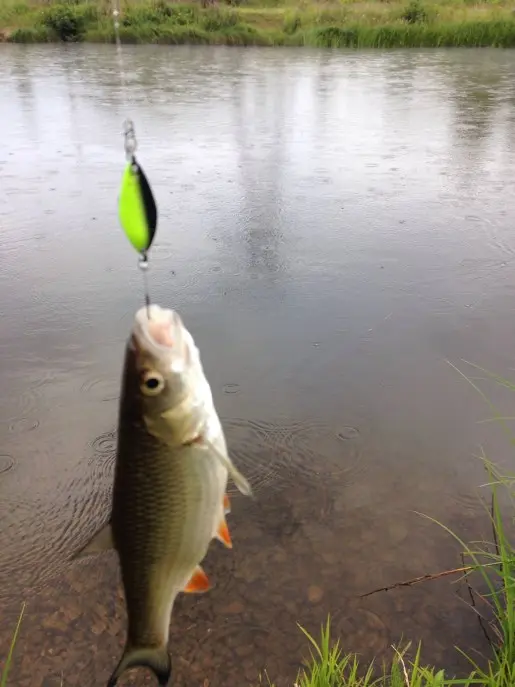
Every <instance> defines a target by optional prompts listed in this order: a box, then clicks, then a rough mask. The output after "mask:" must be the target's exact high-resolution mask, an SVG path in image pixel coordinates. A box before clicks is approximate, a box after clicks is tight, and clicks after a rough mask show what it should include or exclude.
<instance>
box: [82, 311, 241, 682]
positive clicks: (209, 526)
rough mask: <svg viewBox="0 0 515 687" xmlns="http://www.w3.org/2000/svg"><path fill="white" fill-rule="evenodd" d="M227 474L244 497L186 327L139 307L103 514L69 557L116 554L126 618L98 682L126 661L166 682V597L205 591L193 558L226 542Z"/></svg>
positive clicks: (174, 317)
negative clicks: (118, 650)
mask: <svg viewBox="0 0 515 687" xmlns="http://www.w3.org/2000/svg"><path fill="white" fill-rule="evenodd" d="M229 477H230V478H231V479H232V481H233V482H234V484H235V485H236V487H237V489H238V490H239V491H240V492H241V493H242V494H245V495H246V496H252V490H251V487H250V484H249V482H248V481H247V479H246V478H245V477H244V476H243V474H242V473H241V472H240V471H239V470H238V469H237V467H236V466H235V465H234V463H233V461H232V459H231V458H230V456H229V453H228V448H227V442H226V439H225V435H224V431H223V427H222V424H221V421H220V418H219V416H218V414H217V411H216V409H215V406H214V401H213V395H212V391H211V387H210V385H209V382H208V381H207V378H206V376H205V373H204V369H203V365H202V362H201V359H200V353H199V349H198V348H197V346H196V344H195V341H194V339H193V337H192V335H191V333H190V332H189V331H188V330H187V329H186V327H185V326H184V324H183V321H182V319H181V317H180V315H179V314H178V313H177V312H176V311H175V310H172V309H169V308H162V307H160V306H159V305H156V304H152V305H150V306H148V308H147V307H146V306H145V307H143V308H141V309H139V310H138V311H137V312H136V315H135V320H134V323H133V327H132V330H131V334H130V336H129V338H128V340H127V343H126V347H125V359H124V369H123V374H122V384H121V394H120V401H119V410H118V432H117V447H116V458H115V469H114V479H113V494H112V505H111V512H110V517H109V520H108V522H107V524H105V525H104V526H103V527H102V528H101V529H100V530H99V531H98V532H96V533H95V534H94V535H93V537H92V538H91V539H90V540H89V541H88V543H87V544H86V545H84V546H83V547H82V548H81V549H79V550H78V551H77V552H76V553H75V554H74V555H73V557H72V558H73V559H74V560H77V559H81V558H83V557H85V556H89V555H93V554H98V553H101V552H104V551H107V550H112V549H114V550H115V551H116V552H117V555H118V560H119V564H120V568H121V576H122V584H123V589H124V597H125V604H126V608H127V619H128V623H127V634H126V641H125V647H124V651H123V654H122V656H121V658H120V660H119V663H118V665H117V666H116V668H115V670H114V671H113V673H112V674H111V677H110V678H109V681H108V683H107V687H115V685H116V684H117V681H118V679H119V678H120V676H121V675H122V673H124V672H125V671H126V670H127V669H129V668H135V667H146V668H148V669H150V670H151V671H152V672H153V673H154V675H155V677H156V678H157V680H158V682H159V685H163V686H164V685H167V684H169V682H170V679H171V674H172V662H171V657H170V654H169V652H168V639H169V627H170V621H171V614H172V610H173V605H174V602H175V599H176V597H177V595H178V594H180V593H204V592H206V591H208V590H209V589H210V588H211V583H210V581H209V579H208V577H207V575H206V573H205V571H204V569H203V568H202V565H201V563H202V560H203V559H204V557H205V555H206V553H207V551H208V547H209V545H210V543H211V540H212V539H218V540H219V541H220V542H222V543H223V544H224V545H225V546H226V547H228V548H232V540H231V536H230V533H229V529H228V526H227V521H226V515H227V514H228V513H229V512H230V510H231V504H230V502H229V497H228V494H227V485H228V480H229Z"/></svg>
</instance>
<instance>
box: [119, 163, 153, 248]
mask: <svg viewBox="0 0 515 687" xmlns="http://www.w3.org/2000/svg"><path fill="white" fill-rule="evenodd" d="M118 214H119V218H120V224H121V225H122V229H123V230H124V232H125V234H126V236H127V238H128V239H129V241H130V242H131V243H132V245H133V246H134V248H135V249H136V250H137V251H138V253H142V252H146V251H147V250H148V249H149V248H150V246H151V245H152V241H153V240H154V236H155V233H156V227H157V207H156V203H155V200H154V196H153V194H152V190H151V188H150V185H149V183H148V181H147V178H146V176H145V174H144V172H143V170H142V169H141V167H140V166H139V164H138V163H137V162H136V160H134V159H133V160H132V161H131V162H129V163H127V166H126V167H125V171H124V173H123V177H122V184H121V190H120V197H119V200H118Z"/></svg>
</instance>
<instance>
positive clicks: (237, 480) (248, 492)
mask: <svg viewBox="0 0 515 687" xmlns="http://www.w3.org/2000/svg"><path fill="white" fill-rule="evenodd" d="M203 441H204V444H205V445H206V446H207V447H208V448H210V449H211V450H212V451H213V453H214V454H215V455H216V457H217V458H218V460H219V461H220V462H221V463H222V465H223V466H224V468H225V469H226V470H227V472H228V473H229V476H230V477H231V479H232V481H233V482H234V484H235V485H236V487H237V488H238V491H240V492H241V493H242V494H244V495H245V496H252V489H251V488H250V484H249V483H248V481H247V479H246V478H245V477H244V476H243V475H242V474H241V472H240V471H239V470H238V468H237V467H236V465H234V463H233V462H232V460H231V459H230V458H229V456H228V455H227V454H225V453H222V451H220V450H219V449H218V448H216V446H215V445H214V444H213V443H212V442H211V441H209V439H204V440H203Z"/></svg>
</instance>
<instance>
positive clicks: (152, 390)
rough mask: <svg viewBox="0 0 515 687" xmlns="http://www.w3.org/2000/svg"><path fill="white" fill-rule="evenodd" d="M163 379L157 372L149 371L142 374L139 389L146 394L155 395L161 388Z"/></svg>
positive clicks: (163, 383)
mask: <svg viewBox="0 0 515 687" xmlns="http://www.w3.org/2000/svg"><path fill="white" fill-rule="evenodd" d="M164 385H165V382H164V379H163V378H162V376H161V375H160V374H159V372H155V371H149V372H145V373H144V374H143V378H142V382H141V390H142V392H143V393H144V394H146V395H147V396H157V394H160V393H161V391H162V390H163V388H164Z"/></svg>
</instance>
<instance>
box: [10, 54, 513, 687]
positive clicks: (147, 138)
mask: <svg viewBox="0 0 515 687" xmlns="http://www.w3.org/2000/svg"><path fill="white" fill-rule="evenodd" d="M115 57H116V56H115V52H114V50H113V49H112V48H111V47H110V46H106V47H97V46H66V47H58V46H45V47H27V46H20V47H15V46H6V45H0V121H1V123H2V136H1V137H0V179H1V194H0V265H1V270H0V284H1V295H2V301H1V303H2V306H1V314H2V318H1V321H2V325H1V339H0V355H1V357H0V361H1V364H0V389H1V391H0V437H1V444H0V447H1V448H0V454H1V455H0V551H1V552H2V554H1V556H0V618H1V621H0V649H1V651H0V654H1V655H5V652H6V647H7V644H8V640H9V638H10V635H11V633H12V631H13V629H14V625H15V621H16V618H17V615H18V613H19V610H20V605H21V602H22V601H23V600H25V601H26V602H27V609H26V614H25V619H24V623H23V629H22V633H21V637H20V641H19V648H18V652H17V655H16V661H15V667H14V671H13V673H12V678H13V679H12V682H11V684H12V685H23V686H24V685H31V687H37V686H40V685H45V686H47V687H48V686H49V685H57V684H60V681H61V679H62V681H63V684H64V685H81V686H82V687H84V686H89V685H99V684H100V685H102V684H104V683H105V681H106V680H107V676H108V675H109V673H110V671H111V669H112V668H113V666H114V664H115V661H116V660H117V659H118V657H119V654H120V651H121V648H122V644H123V641H124V631H125V616H124V609H123V601H122V597H121V595H120V590H119V584H118V583H119V575H118V568H117V563H116V560H115V557H114V556H111V555H107V556H105V557H101V558H97V559H94V560H89V561H87V562H84V563H80V564H75V565H72V564H70V563H69V562H68V560H67V559H68V556H69V555H70V554H71V553H72V552H73V550H74V549H75V548H76V547H77V546H79V545H80V544H82V543H84V541H85V540H86V539H87V537H88V536H89V535H90V534H91V533H92V532H93V531H94V529H95V528H96V527H97V526H98V525H99V524H100V523H101V522H102V521H103V520H104V519H105V517H106V514H107V512H108V508H109V494H110V485H111V478H112V468H113V450H114V446H115V436H114V433H113V430H114V427H115V423H116V413H117V396H118V387H119V377H120V372H121V369H120V367H121V360H122V352H123V346H124V341H125V338H126V336H127V334H128V332H129V329H130V326H131V321H132V317H133V313H134V311H135V310H136V308H138V307H139V306H140V305H141V302H142V287H141V275H140V273H139V272H138V270H137V269H136V257H135V254H134V253H133V251H132V249H131V248H130V246H129V245H128V243H127V241H126V238H125V237H124V236H123V234H122V232H121V230H120V229H119V226H118V221H117V216H116V198H117V193H118V187H119V182H120V175H121V171H122V168H123V164H124V158H123V148H122V138H121V136H120V129H121V123H122V121H123V118H124V116H125V115H126V114H127V113H129V114H130V115H131V116H132V117H133V118H134V121H135V124H136V132H137V135H138V139H139V159H140V162H141V163H142V165H143V167H144V169H145V171H146V173H147V175H148V176H149V178H150V180H151V183H152V185H153V188H154V190H155V194H156V197H157V201H158V205H159V210H160V223H159V228H158V235H157V239H156V242H155V246H154V247H153V249H152V254H151V271H150V274H149V277H150V284H151V293H152V297H153V299H154V300H155V301H157V302H159V303H160V304H162V305H166V306H174V307H176V308H177V309H179V311H180V312H181V313H182V315H183V317H184V320H185V322H186V324H187V326H188V327H189V328H190V329H191V330H192V332H193V334H194V336H195V338H196V340H197V342H198V345H199V346H200V349H201V352H202V355H203V359H204V364H205V368H206V371H207V374H208V377H209V379H210V381H211V383H212V388H213V393H214V396H215V401H216V403H217V406H218V408H219V411H220V414H221V416H222V418H223V420H224V423H225V426H226V429H227V436H228V440H229V444H230V446H231V448H232V451H233V454H234V457H235V461H236V462H237V463H238V465H239V466H240V467H241V468H242V469H243V470H244V471H245V473H246V474H247V475H248V477H249V478H250V479H251V481H252V483H253V485H254V488H255V490H256V495H257V498H256V500H255V501H250V500H248V499H244V498H243V497H239V496H237V495H234V497H233V511H232V514H231V516H230V522H229V526H230V529H231V534H232V536H233V541H234V549H233V550H232V551H227V550H225V549H223V548H222V547H221V546H220V545H218V543H217V542H214V543H213V545H212V547H211V549H210V552H209V554H208V557H207V559H206V563H205V567H206V570H207V572H208V574H209V575H210V577H211V579H212V581H213V583H214V584H215V588H214V589H213V590H212V591H211V592H210V593H209V594H206V595H203V596H192V595H188V596H183V597H181V598H180V599H179V600H178V602H177V605H176V609H175V613H174V617H173V621H172V626H171V648H172V655H173V659H174V665H175V682H174V684H175V685H177V686H178V687H179V686H188V687H189V686H190V685H191V686H193V685H195V686H197V685H198V686H202V687H216V686H218V685H227V686H229V687H232V686H233V685H234V686H236V685H237V686H238V687H240V686H241V685H247V684H249V685H250V684H252V685H256V684H257V683H258V681H259V675H260V674H262V673H263V671H264V670H265V669H267V671H268V673H269V675H270V676H271V678H273V679H274V680H275V681H276V683H277V685H278V687H283V686H285V685H291V684H292V681H293V679H294V677H295V675H296V671H297V669H298V667H299V662H300V660H301V659H302V656H303V655H306V642H305V640H304V638H303V636H302V634H301V633H300V631H299V630H298V628H297V626H296V623H297V622H300V623H301V624H302V625H303V626H305V627H306V628H307V629H308V630H310V631H311V632H314V633H316V632H317V631H318V627H319V625H320V623H321V622H323V621H324V620H325V618H326V614H327V612H329V611H330V612H331V614H332V617H333V629H334V632H335V634H338V635H339V636H340V637H341V638H342V641H343V644H344V646H345V648H347V649H349V650H354V651H358V652H360V653H362V654H363V655H364V656H365V657H366V658H371V657H372V656H373V655H377V656H379V658H381V657H383V656H388V655H389V653H390V644H391V643H392V642H395V641H398V640H399V639H400V637H401V635H404V636H405V637H409V638H411V639H413V640H414V641H417V640H418V639H422V640H423V641H424V647H425V649H424V658H425V660H426V661H436V662H438V663H441V664H442V665H445V666H448V667H449V668H450V669H451V670H456V671H460V670H463V666H464V663H463V660H461V659H460V658H459V656H458V655H457V653H456V652H455V650H454V649H453V648H452V647H453V645H455V644H460V645H462V646H464V647H466V648H476V649H478V650H480V651H486V647H485V646H484V642H483V640H482V635H481V632H480V630H479V627H478V626H477V623H476V621H475V618H474V615H473V613H472V612H471V611H470V610H469V609H468V608H467V606H466V604H465V603H464V601H463V599H464V600H466V599H467V595H466V590H465V591H464V590H462V589H461V588H459V587H457V586H456V585H451V583H450V580H449V579H444V580H440V581H438V582H434V583H430V584H425V585H419V586H418V587H414V588H412V589H401V590H396V591H392V592H389V593H387V594H378V595H375V596H371V597H368V598H366V599H359V598H358V596H359V595H360V594H363V593H365V592H367V591H369V590H371V589H373V588H376V587H380V586H383V585H387V584H390V583H393V582H396V581H399V580H403V579H406V578H410V577H413V576H417V575H421V574H424V573H427V572H437V571H438V570H442V569H445V568H448V567H454V566H456V565H459V564H460V559H459V555H458V550H457V549H456V547H455V545H454V543H453V542H452V540H451V539H450V538H449V537H448V536H447V535H445V533H443V532H442V530H440V529H439V528H438V527H437V526H436V525H434V524H432V523H430V522H429V521H428V520H425V519H423V518H422V517H421V516H420V515H417V514H416V513H415V512H414V511H418V512H422V513H426V514H428V515H430V516H431V517H435V518H437V519H439V520H442V521H444V522H445V523H446V524H448V525H449V526H451V527H453V528H455V529H456V530H457V531H458V532H459V533H460V534H461V535H462V536H463V537H464V538H467V539H475V538H478V537H481V536H488V535H489V533H488V523H487V520H486V518H485V517H484V515H483V510H482V507H481V505H480V504H479V501H478V490H477V487H478V485H480V484H481V483H482V482H484V479H485V478H484V474H483V472H482V469H481V465H480V463H479V462H478V460H477V459H476V458H475V456H476V455H477V453H478V450H479V449H478V447H479V444H480V443H482V444H484V445H485V447H486V449H487V450H488V452H489V454H490V456H491V457H493V458H495V459H496V460H498V461H501V462H503V463H504V464H505V465H507V464H508V465H509V463H510V461H511V460H512V459H511V455H510V452H509V449H508V448H507V444H506V443H505V442H504V439H503V436H502V432H501V430H500V428H499V427H496V426H494V425H492V424H478V423H477V421H478V420H481V419H484V418H487V417H488V416H489V409H488V407H487V406H486V404H485V403H484V402H483V401H482V399H481V398H480V396H479V394H477V393H476V392H475V391H474V390H473V389H472V387H471V386H470V385H468V384H467V382H466V381H465V380H464V379H463V378H462V377H460V375H459V374H458V373H457V372H456V371H454V370H453V369H452V368H451V367H450V366H449V365H448V363H447V360H450V361H452V362H453V363H454V364H457V365H459V366H461V368H462V369H464V371H466V372H467V373H472V374H476V376H477V374H478V373H477V371H476V372H475V373H474V371H473V370H471V368H470V367H467V366H465V365H464V364H463V363H461V362H460V361H461V359H466V360H469V361H473V362H474V363H477V364H479V365H482V366H484V367H487V368H488V369H491V370H494V371H496V372H499V373H501V374H506V375H509V374H510V373H511V370H512V369H513V340H514V335H515V317H514V301H513V294H514V289H515V277H514V272H513V263H514V257H515V252H514V250H515V248H514V247H515V237H514V232H515V193H514V191H515V182H514V179H515V109H514V105H515V92H514V90H513V84H514V83H515V53H513V52H510V51H494V50H481V51H479V50H478V51H473V50H466V51H465V50H463V51H462V50H453V51H444V50H441V51H404V52H397V51H391V52H381V51H376V52H333V51H311V50H307V49H306V50H295V49H289V50H281V49H274V50H264V49H263V50H254V49H242V50H240V49H227V48H222V47H216V48H200V47H194V48H193V47H181V48H168V47H161V48H157V47H127V48H124V58H125V66H126V70H127V77H128V81H129V85H130V88H129V90H128V92H127V93H126V95H128V96H130V97H129V99H128V100H127V103H126V106H125V107H124V99H123V96H124V94H123V92H122V91H121V88H120V81H119V74H118V71H117V63H116V59H115ZM494 392H495V390H494V388H493V387H488V393H489V394H491V395H492V397H493V398H494V399H497V398H498V395H497V394H496V393H494ZM500 400H502V403H503V405H502V406H501V408H502V412H503V413H504V414H506V415H510V414H511V409H510V397H509V396H508V397H501V398H500ZM131 679H132V680H133V682H130V680H131ZM139 680H140V684H143V683H145V680H144V679H142V678H141V677H140V678H139ZM126 684H136V681H135V678H130V677H129V676H128V677H127V678H126Z"/></svg>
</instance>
